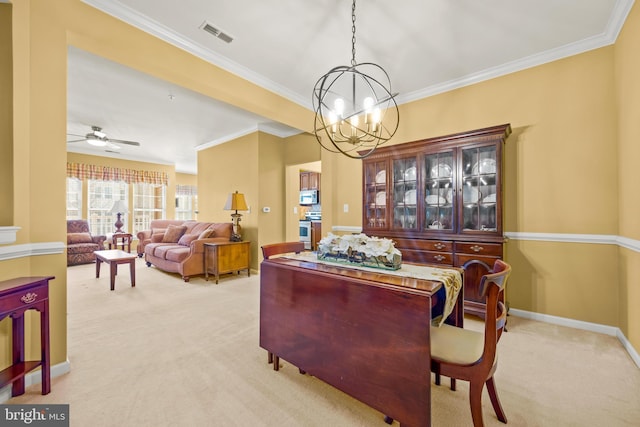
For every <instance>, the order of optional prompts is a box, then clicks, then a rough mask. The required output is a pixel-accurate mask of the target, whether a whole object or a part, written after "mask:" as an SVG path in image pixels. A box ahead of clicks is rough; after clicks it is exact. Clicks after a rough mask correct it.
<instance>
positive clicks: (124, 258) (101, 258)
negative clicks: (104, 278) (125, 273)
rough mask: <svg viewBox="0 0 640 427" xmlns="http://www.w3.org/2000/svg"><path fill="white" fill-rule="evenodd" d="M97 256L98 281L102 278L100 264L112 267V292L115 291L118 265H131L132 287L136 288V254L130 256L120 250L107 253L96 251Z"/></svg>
mask: <svg viewBox="0 0 640 427" xmlns="http://www.w3.org/2000/svg"><path fill="white" fill-rule="evenodd" d="M93 253H94V254H96V279H97V278H99V277H100V264H102V263H103V262H106V263H107V264H109V266H110V272H111V290H112V291H113V290H114V288H115V284H116V274H118V264H127V263H128V264H129V271H130V275H131V287H135V286H136V258H137V256H136V255H135V254H133V255H132V254H130V253H128V252H125V251H121V250H119V249H114V250H107V251H94V252H93Z"/></svg>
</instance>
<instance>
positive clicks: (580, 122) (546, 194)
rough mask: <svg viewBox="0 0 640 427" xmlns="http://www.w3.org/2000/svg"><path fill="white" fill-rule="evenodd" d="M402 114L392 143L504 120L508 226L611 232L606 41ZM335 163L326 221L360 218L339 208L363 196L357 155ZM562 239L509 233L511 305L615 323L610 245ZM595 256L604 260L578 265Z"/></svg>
mask: <svg viewBox="0 0 640 427" xmlns="http://www.w3.org/2000/svg"><path fill="white" fill-rule="evenodd" d="M401 120H402V121H401V124H400V129H399V132H398V134H397V136H396V137H394V143H402V142H408V141H412V140H416V139H420V138H425V137H431V136H438V135H446V134H450V133H455V132H459V131H464V130H471V129H477V128H481V127H487V126H492V125H498V124H502V123H511V126H512V127H513V129H514V132H513V134H512V136H511V137H510V138H509V139H508V141H507V143H506V148H505V158H506V166H505V179H506V182H505V230H506V231H509V232H530V233H531V232H536V233H575V234H603V235H615V234H616V233H617V216H618V213H617V210H618V209H617V206H618V193H617V191H616V188H617V185H618V177H617V175H616V174H615V173H611V171H615V170H616V168H617V161H618V158H617V149H616V135H617V130H616V125H617V122H616V106H615V96H614V74H613V47H606V48H602V49H597V50H594V51H591V52H587V53H584V54H581V55H576V56H573V57H570V58H567V59H563V60H560V61H555V62H552V63H549V64H545V65H542V66H539V67H535V68H531V69H528V70H524V71H521V72H518V73H513V74H510V75H507V76H504V77H500V78H495V79H492V80H489V81H486V82H483V83H479V84H476V85H473V86H469V87H465V88H461V89H458V90H455V91H451V92H447V93H444V94H441V95H437V96H433V97H430V98H426V99H422V100H419V101H416V102H413V103H410V104H405V105H402V107H401ZM325 157H326V156H324V154H323V169H324V167H325V165H326V163H327V162H325ZM333 165H334V167H335V172H334V173H333V174H332V175H333V177H334V178H335V179H336V180H337V182H336V183H335V185H334V186H333V187H332V188H333V189H334V191H336V194H335V195H334V197H333V200H334V202H335V204H334V218H333V221H334V224H339V225H352V226H361V212H360V210H359V209H354V210H353V211H357V214H355V213H354V214H351V212H350V213H349V214H345V213H343V212H342V209H341V208H342V206H343V204H344V203H349V205H350V206H354V207H356V206H359V205H360V204H361V200H362V196H361V195H362V191H361V185H362V184H361V168H360V162H357V161H353V160H349V159H347V158H339V159H336V160H334V161H333ZM323 184H324V182H323ZM569 248H570V252H567V244H565V243H553V242H545V243H542V244H540V243H536V242H524V241H515V240H511V241H509V242H508V243H507V247H506V252H507V260H508V261H511V262H512V263H513V264H514V265H513V271H514V273H513V274H512V276H511V280H510V284H509V289H508V291H507V295H508V296H507V299H508V301H509V303H510V306H511V307H512V308H518V309H521V310H527V311H534V312H539V313H544V314H550V315H555V316H564V317H570V318H575V319H579V320H584V321H590V322H596V323H602V324H606V325H614V326H615V325H617V323H618V321H617V317H616V315H615V313H617V312H618V310H619V308H620V307H619V305H620V301H619V299H618V285H617V283H618V278H619V272H618V269H617V262H618V261H617V258H618V251H617V248H616V246H614V245H592V244H589V245H569ZM553 260H556V261H554V262H550V261H553ZM559 260H566V261H567V262H566V263H560V262H558V261H559ZM596 261H597V262H598V263H600V264H602V265H603V266H605V268H603V269H601V270H599V271H598V272H591V271H588V270H586V269H585V266H589V265H594V263H595V262H596ZM583 295H599V296H598V297H595V296H590V297H583ZM602 307H606V308H607V309H604V310H603V309H602Z"/></svg>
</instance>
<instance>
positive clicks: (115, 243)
mask: <svg viewBox="0 0 640 427" xmlns="http://www.w3.org/2000/svg"><path fill="white" fill-rule="evenodd" d="M132 240H133V235H132V234H129V233H116V234H114V235H113V236H111V239H109V240H108V243H109V249H119V248H122V250H123V251H124V250H125V248H126V250H127V252H129V253H131V241H132Z"/></svg>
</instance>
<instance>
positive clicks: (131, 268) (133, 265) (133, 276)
mask: <svg viewBox="0 0 640 427" xmlns="http://www.w3.org/2000/svg"><path fill="white" fill-rule="evenodd" d="M129 274H130V275H131V287H132V288H134V287H135V286H136V260H135V259H132V260H130V261H129Z"/></svg>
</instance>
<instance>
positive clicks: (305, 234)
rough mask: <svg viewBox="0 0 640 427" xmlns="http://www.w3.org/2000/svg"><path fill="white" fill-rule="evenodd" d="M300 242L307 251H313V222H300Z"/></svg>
mask: <svg viewBox="0 0 640 427" xmlns="http://www.w3.org/2000/svg"><path fill="white" fill-rule="evenodd" d="M300 241H301V242H302V243H304V248H305V249H311V221H304V220H300Z"/></svg>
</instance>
